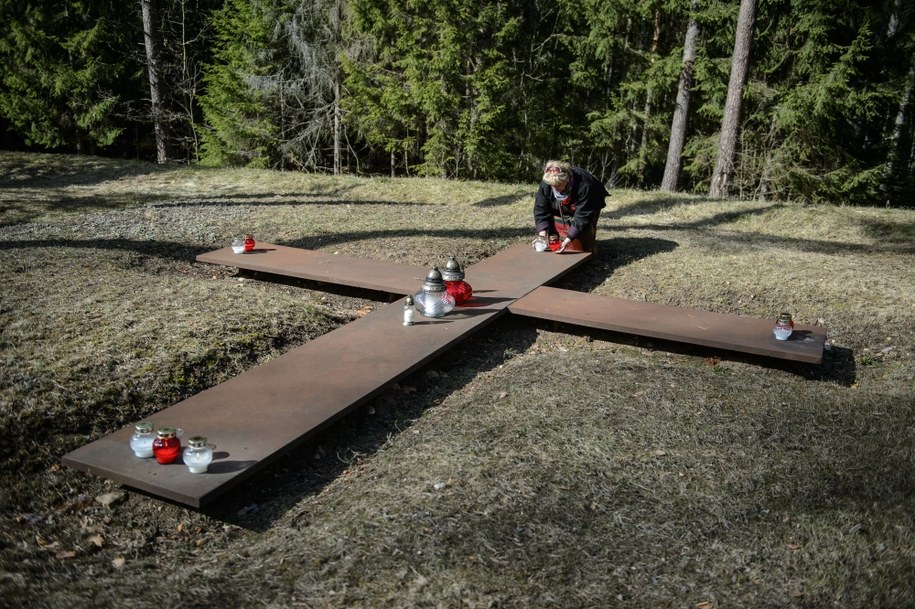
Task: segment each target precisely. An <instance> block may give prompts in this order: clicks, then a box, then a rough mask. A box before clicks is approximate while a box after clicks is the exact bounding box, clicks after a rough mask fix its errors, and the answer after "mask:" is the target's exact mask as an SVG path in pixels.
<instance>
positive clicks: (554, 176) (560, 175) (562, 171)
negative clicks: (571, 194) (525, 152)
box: [543, 161, 572, 187]
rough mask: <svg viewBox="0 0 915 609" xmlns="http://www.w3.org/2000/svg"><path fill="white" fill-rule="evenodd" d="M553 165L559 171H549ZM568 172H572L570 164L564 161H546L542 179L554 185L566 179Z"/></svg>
mask: <svg viewBox="0 0 915 609" xmlns="http://www.w3.org/2000/svg"><path fill="white" fill-rule="evenodd" d="M554 167H556V168H558V169H559V171H557V172H551V171H550V169H552V168H554ZM570 173H572V166H571V165H569V164H568V163H566V162H565V161H547V162H546V166H544V168H543V181H544V182H546V183H547V184H549V185H550V186H553V187H555V186H558V185H559V184H560V183H561V182H564V181H565V180H568V179H569V174H570Z"/></svg>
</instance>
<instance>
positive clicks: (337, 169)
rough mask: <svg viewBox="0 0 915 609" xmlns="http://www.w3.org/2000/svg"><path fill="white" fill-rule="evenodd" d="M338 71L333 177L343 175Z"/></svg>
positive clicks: (335, 86)
mask: <svg viewBox="0 0 915 609" xmlns="http://www.w3.org/2000/svg"><path fill="white" fill-rule="evenodd" d="M341 77H342V76H341V74H340V70H337V72H336V75H335V76H334V136H333V137H334V175H335V176H338V175H340V174H341V173H343V121H342V117H341V112H342V111H341V107H340V104H341V103H342V99H341V97H342V93H341V91H340V79H341Z"/></svg>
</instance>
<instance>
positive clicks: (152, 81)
mask: <svg viewBox="0 0 915 609" xmlns="http://www.w3.org/2000/svg"><path fill="white" fill-rule="evenodd" d="M140 9H141V12H142V14H143V42H144V45H145V46H146V71H147V73H148V74H149V100H150V102H151V105H152V119H153V131H154V132H155V135H156V161H157V162H158V163H159V164H162V163H165V162H166V161H167V160H168V152H167V150H166V147H165V121H164V117H163V113H162V93H161V90H160V88H159V87H160V85H159V65H158V61H159V55H158V50H157V48H156V36H155V33H156V7H155V5H154V4H153V0H140Z"/></svg>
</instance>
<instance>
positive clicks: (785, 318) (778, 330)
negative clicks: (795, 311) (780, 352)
mask: <svg viewBox="0 0 915 609" xmlns="http://www.w3.org/2000/svg"><path fill="white" fill-rule="evenodd" d="M772 332H773V333H774V334H775V338H777V339H778V340H788V337H789V336H791V333H792V332H794V320H793V319H792V318H791V313H787V312H785V313H782V314H781V315H779V316H778V319H777V320H775V327H774V328H773V329H772Z"/></svg>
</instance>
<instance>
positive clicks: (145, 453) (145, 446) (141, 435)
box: [130, 421, 155, 459]
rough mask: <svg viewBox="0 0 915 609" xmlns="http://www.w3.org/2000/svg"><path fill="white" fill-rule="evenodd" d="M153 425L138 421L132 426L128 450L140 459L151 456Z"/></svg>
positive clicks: (153, 437) (153, 436) (153, 435)
mask: <svg viewBox="0 0 915 609" xmlns="http://www.w3.org/2000/svg"><path fill="white" fill-rule="evenodd" d="M153 440H155V434H153V424H152V423H151V422H149V421H140V422H139V423H137V424H136V425H134V432H133V434H131V436H130V448H131V449H132V450H133V454H135V455H136V456H138V457H140V458H141V459H147V458H149V457H152V456H153Z"/></svg>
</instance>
